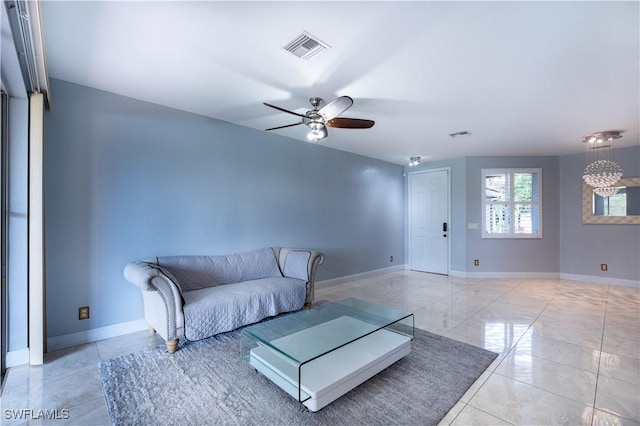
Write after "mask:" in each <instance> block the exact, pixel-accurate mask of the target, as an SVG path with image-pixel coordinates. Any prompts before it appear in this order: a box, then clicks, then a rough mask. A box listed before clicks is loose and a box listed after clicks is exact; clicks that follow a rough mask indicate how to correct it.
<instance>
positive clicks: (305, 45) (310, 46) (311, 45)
mask: <svg viewBox="0 0 640 426" xmlns="http://www.w3.org/2000/svg"><path fill="white" fill-rule="evenodd" d="M330 48H331V46H329V45H328V44H326V43H324V42H322V41H320V40H319V39H318V38H317V37H314V36H312V35H311V34H309V33H308V32H306V31H305V32H303V33H302V34H300V35H299V36H298V37H296V38H295V39H294V40H292V41H290V42H289V43H287V45H286V46H284V50H286V51H288V52H291V53H293V54H294V55H296V56H297V57H298V58H301V59H304V60H306V61H309V60H311V59H312V58H314V57H315V56H316V55H318V54H319V53H322V52H324V51H325V50H328V49H330Z"/></svg>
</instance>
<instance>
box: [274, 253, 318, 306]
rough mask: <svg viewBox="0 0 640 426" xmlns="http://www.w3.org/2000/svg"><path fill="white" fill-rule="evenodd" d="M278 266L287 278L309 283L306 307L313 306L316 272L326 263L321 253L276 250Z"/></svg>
mask: <svg viewBox="0 0 640 426" xmlns="http://www.w3.org/2000/svg"><path fill="white" fill-rule="evenodd" d="M274 251H275V253H276V258H277V259H278V266H280V270H281V271H282V275H284V276H285V277H291V278H298V279H301V280H304V281H306V282H307V296H306V299H305V305H309V304H311V302H312V301H313V297H314V291H315V280H316V270H317V269H318V266H320V265H321V264H322V262H324V256H323V255H322V253H320V252H319V251H315V250H305V249H296V248H282V247H277V248H274Z"/></svg>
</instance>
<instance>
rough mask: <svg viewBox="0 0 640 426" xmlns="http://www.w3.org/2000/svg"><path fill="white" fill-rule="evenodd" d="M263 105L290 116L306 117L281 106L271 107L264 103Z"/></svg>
mask: <svg viewBox="0 0 640 426" xmlns="http://www.w3.org/2000/svg"><path fill="white" fill-rule="evenodd" d="M263 103H264V104H265V105H266V106H268V107H271V108H275V109H277V110H278V111H282V112H286V113H288V114H293V115H297V116H298V117H305V116H304V115H302V114H298V113H297V112H293V111H289V110H288V109H284V108H280V107H279V106H275V105H271V104H268V103H266V102H263Z"/></svg>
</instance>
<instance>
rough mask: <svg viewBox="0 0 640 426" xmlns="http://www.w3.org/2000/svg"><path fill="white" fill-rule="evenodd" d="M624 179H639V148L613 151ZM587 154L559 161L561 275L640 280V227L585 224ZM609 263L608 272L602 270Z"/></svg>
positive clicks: (563, 158) (633, 147) (571, 156)
mask: <svg viewBox="0 0 640 426" xmlns="http://www.w3.org/2000/svg"><path fill="white" fill-rule="evenodd" d="M612 152H613V160H615V162H616V163H618V164H619V165H620V167H622V172H623V174H624V176H623V177H638V176H640V146H638V145H636V146H632V147H628V148H620V149H615V150H612ZM586 164H587V161H586V155H585V154H575V155H566V156H563V157H561V158H560V166H561V170H562V174H561V176H560V192H561V194H562V197H561V198H560V223H561V229H562V234H561V235H562V238H561V240H560V247H561V257H560V268H561V270H562V272H564V273H567V274H576V275H589V276H595V277H603V278H620V279H627V280H635V281H638V280H640V261H639V260H638V259H640V225H595V224H585V225H583V224H582V174H583V170H584V167H585V166H586ZM601 263H606V264H607V266H608V271H607V272H603V271H601V270H600V264H601Z"/></svg>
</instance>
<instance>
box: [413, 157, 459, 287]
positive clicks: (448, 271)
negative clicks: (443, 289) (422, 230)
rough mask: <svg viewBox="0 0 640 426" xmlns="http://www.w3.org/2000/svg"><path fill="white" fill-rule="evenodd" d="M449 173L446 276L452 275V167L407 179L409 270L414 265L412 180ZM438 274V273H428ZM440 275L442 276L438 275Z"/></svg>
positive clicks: (435, 169) (425, 171) (436, 169)
mask: <svg viewBox="0 0 640 426" xmlns="http://www.w3.org/2000/svg"><path fill="white" fill-rule="evenodd" d="M442 171H444V172H447V224H448V225H447V226H448V228H447V229H448V230H447V273H446V274H444V275H446V276H450V275H451V236H452V235H453V234H452V226H451V167H437V168H433V169H421V170H416V171H413V172H409V173H408V179H407V251H408V253H409V256H408V259H409V262H408V264H407V266H408V269H411V265H412V263H413V262H412V260H411V259H412V256H413V253H412V252H411V206H412V198H411V178H412V176H414V175H418V174H424V173H432V172H442ZM427 273H433V274H437V273H436V272H427ZM438 275H440V274H438Z"/></svg>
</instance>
